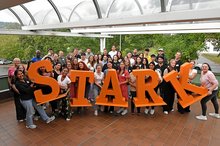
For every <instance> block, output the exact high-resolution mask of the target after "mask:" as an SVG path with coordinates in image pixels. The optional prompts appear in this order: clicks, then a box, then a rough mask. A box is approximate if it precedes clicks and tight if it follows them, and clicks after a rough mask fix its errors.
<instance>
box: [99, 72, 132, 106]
mask: <svg viewBox="0 0 220 146" xmlns="http://www.w3.org/2000/svg"><path fill="white" fill-rule="evenodd" d="M110 82H111V83H112V89H108V87H109V84H110ZM107 95H113V96H114V97H115V98H114V99H113V101H112V102H110V101H108V98H107V97H106V96H107ZM96 104H97V105H107V106H119V107H128V102H127V101H125V98H124V97H122V93H121V89H120V86H119V82H118V77H117V74H116V71H115V70H114V69H109V70H108V72H107V75H106V77H105V80H104V85H103V87H102V90H101V93H100V95H99V96H98V97H97V98H96Z"/></svg>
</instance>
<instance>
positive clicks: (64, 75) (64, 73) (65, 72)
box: [62, 68, 69, 77]
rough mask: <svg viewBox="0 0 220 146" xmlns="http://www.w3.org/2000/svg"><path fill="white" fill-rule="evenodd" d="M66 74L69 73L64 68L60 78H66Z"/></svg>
mask: <svg viewBox="0 0 220 146" xmlns="http://www.w3.org/2000/svg"><path fill="white" fill-rule="evenodd" d="M68 73H69V70H68V68H64V69H63V70H62V76H63V77H66V76H67V74H68Z"/></svg>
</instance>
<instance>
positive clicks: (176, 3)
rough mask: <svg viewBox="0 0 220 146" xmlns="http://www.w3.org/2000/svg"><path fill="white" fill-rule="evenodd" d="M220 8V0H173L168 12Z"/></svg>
mask: <svg viewBox="0 0 220 146" xmlns="http://www.w3.org/2000/svg"><path fill="white" fill-rule="evenodd" d="M215 8H220V0H173V1H172V2H171V7H170V9H169V8H168V9H167V10H168V11H169V10H170V11H182V10H192V9H195V10H199V9H215Z"/></svg>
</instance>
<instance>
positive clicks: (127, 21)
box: [0, 0, 220, 31]
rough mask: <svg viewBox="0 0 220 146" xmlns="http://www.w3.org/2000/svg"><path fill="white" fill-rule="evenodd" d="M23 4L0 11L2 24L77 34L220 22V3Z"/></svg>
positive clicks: (44, 0)
mask: <svg viewBox="0 0 220 146" xmlns="http://www.w3.org/2000/svg"><path fill="white" fill-rule="evenodd" d="M18 1H19V0H18ZM20 1H21V2H20V5H16V6H12V7H8V8H6V9H2V10H0V21H3V22H18V23H20V25H21V26H23V27H22V29H25V30H35V29H36V30H38V29H39V30H54V29H60V28H69V29H71V30H73V31H74V29H76V30H77V29H78V28H81V29H88V28H96V27H98V28H99V27H104V28H106V27H108V28H114V27H118V28H120V27H121V26H128V25H129V26H138V27H141V26H142V27H143V26H144V27H146V26H151V25H152V24H153V25H161V24H162V23H163V24H165V25H167V24H172V23H173V22H174V23H175V24H176V23H181V24H183V23H186V24H188V23H190V24H191V23H194V22H196V21H198V22H200V23H202V22H203V21H209V22H212V21H213V22H216V20H217V22H218V21H219V20H220V0H35V1H31V2H27V3H23V1H22V0H20ZM185 12H186V13H185ZM191 14H192V15H191ZM213 14H214V16H213ZM214 20H215V21H214ZM55 25H57V26H55ZM38 26H40V27H38ZM44 26H47V27H44ZM119 26H120V27H119Z"/></svg>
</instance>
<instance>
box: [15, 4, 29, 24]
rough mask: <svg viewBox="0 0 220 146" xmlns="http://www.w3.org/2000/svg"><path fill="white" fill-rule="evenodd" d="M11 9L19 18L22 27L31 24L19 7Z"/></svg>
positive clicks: (27, 16)
mask: <svg viewBox="0 0 220 146" xmlns="http://www.w3.org/2000/svg"><path fill="white" fill-rule="evenodd" d="M11 9H12V10H13V11H15V13H16V14H17V15H18V16H19V17H20V19H21V21H22V22H23V24H24V25H30V24H31V18H30V17H29V15H28V14H27V13H26V11H25V10H24V9H23V8H22V7H21V6H15V7H12V8H11ZM32 24H33V23H32Z"/></svg>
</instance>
